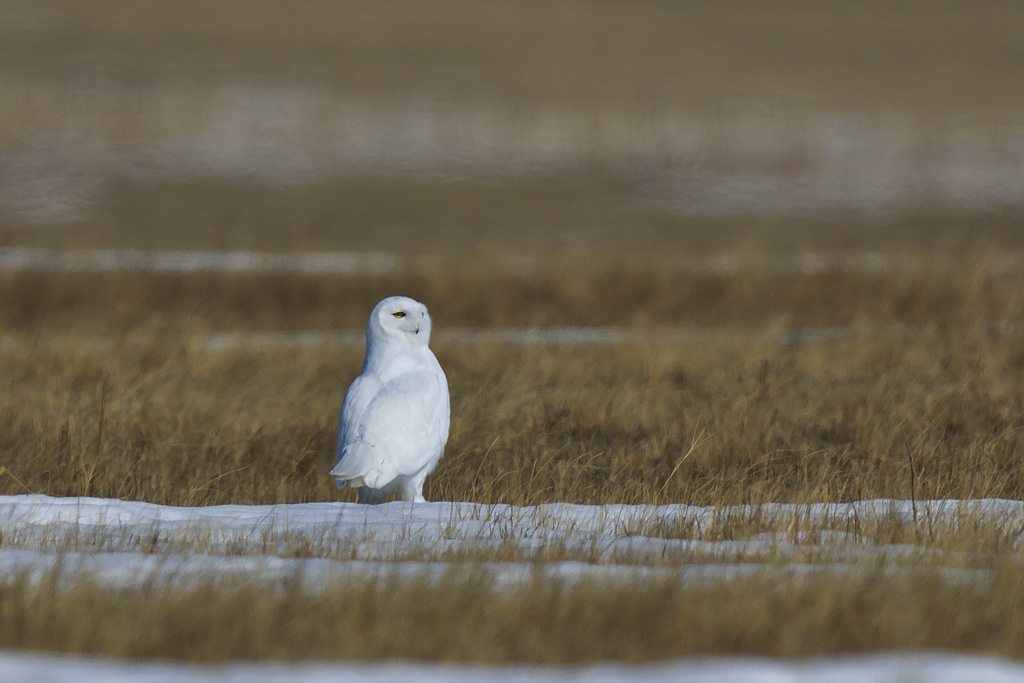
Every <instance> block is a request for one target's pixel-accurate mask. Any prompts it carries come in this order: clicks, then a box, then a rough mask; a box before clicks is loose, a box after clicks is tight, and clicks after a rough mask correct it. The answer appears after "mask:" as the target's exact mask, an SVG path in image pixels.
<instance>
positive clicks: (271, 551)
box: [0, 495, 1024, 587]
mask: <svg viewBox="0 0 1024 683" xmlns="http://www.w3.org/2000/svg"><path fill="white" fill-rule="evenodd" d="M914 507H915V506H914V504H912V503H911V502H909V501H895V500H871V501H861V502H857V503H849V504H819V505H808V506H797V505H784V504H769V505H762V506H756V507H749V506H737V507H722V508H707V507H693V506H689V505H670V506H638V505H605V506H587V505H570V504H548V505H539V506H535V507H514V506H508V505H480V504H474V503H445V502H435V503H423V504H416V505H412V504H407V503H400V502H396V503H389V504H386V505H381V506H375V507H371V506H359V505H356V504H352V503H307V504H297V505H276V506H244V505H224V506H216V507H206V508H181V507H170V506H161V505H153V504H150V503H142V502H134V501H118V500H106V499H96V498H50V497H47V496H38V495H26V496H5V497H0V539H2V540H0V572H2V573H3V574H6V575H11V574H15V573H17V574H25V575H29V576H44V575H47V574H48V573H49V572H51V571H53V570H54V569H58V570H59V571H60V572H62V573H64V574H65V575H69V576H78V575H80V574H81V573H83V572H84V573H87V574H89V575H90V576H92V577H94V578H95V579H96V580H97V581H100V582H103V583H108V584H111V585H115V586H133V585H140V584H141V583H144V582H149V583H152V582H154V581H156V582H171V583H180V582H185V583H188V582H193V581H196V580H209V579H216V578H218V577H227V576H249V577H252V576H260V577H263V578H265V579H266V580H267V581H268V583H269V584H271V585H272V584H274V583H276V582H279V581H282V580H284V579H288V578H290V577H294V576H301V577H302V579H303V581H304V582H305V583H306V585H308V586H311V587H315V586H325V585H328V586H329V585H331V584H332V583H333V582H334V581H336V580H342V579H345V578H349V577H352V576H376V575H380V574H382V573H402V574H405V575H417V576H426V577H438V578H440V577H443V576H445V575H447V574H448V572H450V571H452V570H453V569H458V570H460V571H465V570H467V569H470V570H473V571H479V572H486V573H487V574H488V575H490V576H492V577H493V580H494V585H496V586H502V585H508V584H509V583H516V582H519V581H525V580H531V579H532V578H536V576H537V574H538V572H540V573H542V574H543V575H544V576H545V577H547V578H552V579H554V578H559V579H567V580H575V579H580V578H598V579H603V580H636V579H638V578H651V577H668V578H671V577H677V578H678V579H679V580H700V579H707V578H723V577H731V576H736V575H740V574H747V573H751V572H756V571H758V570H759V569H762V568H765V567H769V566H775V567H777V566H778V563H779V561H780V560H783V561H786V562H787V563H788V564H787V571H788V573H789V575H790V576H796V575H801V574H804V573H806V572H813V571H822V570H827V571H842V570H844V569H845V568H856V567H857V566H858V564H859V563H863V562H864V561H871V560H874V559H878V558H881V557H884V558H885V559H886V560H889V561H893V562H894V564H895V565H898V566H902V567H912V566H914V565H915V564H918V563H924V562H925V561H927V562H929V564H930V566H934V558H933V557H931V556H930V555H929V552H930V551H928V550H926V549H922V548H919V547H915V546H902V545H889V544H882V545H878V544H876V543H875V542H874V541H873V540H872V536H871V530H872V529H873V528H874V526H875V525H877V524H880V523H881V524H886V525H890V524H894V523H895V524H913V523H914V519H915V516H916V519H917V520H918V522H919V523H920V524H926V523H927V524H929V525H932V526H933V527H946V528H948V527H950V526H954V525H957V524H960V523H970V524H978V523H984V522H991V523H995V524H998V525H999V527H1000V528H1002V529H1006V530H1011V531H1010V533H1012V534H1018V535H1019V533H1020V530H1021V529H1024V503H1022V502H1018V501H1008V500H975V501H930V502H923V501H922V502H918V503H917V504H916V513H915V510H914ZM737 519H747V520H749V519H756V520H758V523H759V528H762V529H766V530H768V531H766V532H764V533H758V534H756V535H754V536H751V537H749V538H745V539H741V540H713V539H711V540H708V539H707V538H705V534H706V533H713V530H714V529H715V528H716V527H719V526H721V525H722V524H728V522H729V520H737ZM794 529H799V530H794ZM467 551H473V553H474V554H473V557H474V558H475V559H474V561H472V562H469V561H467V560H466V559H465V557H466V552H467ZM541 551H543V552H544V557H545V558H547V559H548V560H549V561H547V562H545V563H544V564H538V563H537V562H533V561H529V560H527V561H522V560H520V561H515V562H509V561H506V559H507V558H508V557H510V556H515V557H518V558H522V557H524V556H525V557H527V558H529V557H531V556H532V555H533V554H536V553H539V552H541ZM953 559H954V560H957V558H953ZM965 566H967V567H969V566H970V563H969V562H967V563H965V562H963V561H962V558H960V561H953V562H951V565H950V566H949V568H948V578H950V579H954V580H960V581H978V580H984V578H985V576H986V574H985V572H984V571H983V570H980V569H973V568H970V569H964V567H965Z"/></svg>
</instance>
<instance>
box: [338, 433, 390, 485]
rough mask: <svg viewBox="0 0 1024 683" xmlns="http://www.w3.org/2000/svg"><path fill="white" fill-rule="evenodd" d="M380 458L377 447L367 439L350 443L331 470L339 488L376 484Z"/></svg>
mask: <svg viewBox="0 0 1024 683" xmlns="http://www.w3.org/2000/svg"><path fill="white" fill-rule="evenodd" d="M378 460H379V458H378V457H377V453H376V452H375V449H374V447H373V446H371V445H370V444H368V443H366V442H365V441H356V442H355V443H350V444H349V445H348V446H346V447H345V450H344V451H342V453H341V457H340V458H339V459H338V464H337V465H335V466H334V469H332V470H331V476H332V477H334V480H335V481H336V482H337V484H338V488H344V487H345V486H370V487H372V488H377V487H376V486H374V484H375V483H377V479H378V478H379V476H380V465H379V462H378Z"/></svg>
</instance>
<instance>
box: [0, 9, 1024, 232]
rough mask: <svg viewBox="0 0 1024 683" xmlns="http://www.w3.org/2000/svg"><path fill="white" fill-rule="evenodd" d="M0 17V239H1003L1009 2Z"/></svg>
mask: <svg viewBox="0 0 1024 683" xmlns="http://www.w3.org/2000/svg"><path fill="white" fill-rule="evenodd" d="M3 5H4V6H3V7H2V12H0V16H2V17H4V19H0V237H2V239H3V240H4V241H6V242H8V243H19V244H25V243H33V244H47V245H51V246H125V245H134V246H142V247H149V246H154V247H179V248H182V247H210V248H226V247H236V248H238V247H253V248H261V249H284V250H290V249H302V248H314V249H349V248H357V249H358V248H368V247H373V248H387V249H397V250H402V249H415V250H424V249H427V250H442V251H443V250H446V249H449V248H452V247H453V246H456V245H463V246H464V245H465V244H466V243H471V244H475V243H479V242H481V241H483V242H488V243H494V242H497V243H502V244H512V245H518V246H520V247H525V248H532V249H546V248H548V247H549V246H551V245H552V244H565V243H569V244H577V245H578V244H588V245H595V244H605V245H607V244H633V243H635V242H641V243H646V244H648V245H657V246H658V247H663V246H664V245H666V244H668V243H671V244H675V245H677V246H678V245H681V246H683V247H684V248H696V249H699V248H702V247H703V248H712V249H725V248H732V247H735V245H736V244H746V243H748V242H750V241H754V242H755V243H758V244H760V245H772V246H774V245H781V248H782V249H784V250H791V249H794V248H796V249H800V248H817V249H822V248H833V247H839V248H849V247H851V246H852V247H854V248H857V247H861V248H863V247H881V248H889V247H891V246H892V244H893V243H896V244H901V245H910V246H911V247H914V248H917V247H920V246H921V245H927V244H930V243H931V242H932V240H933V239H934V238H935V237H936V236H938V237H939V239H940V241H941V242H942V243H943V244H946V245H947V246H948V242H949V240H948V239H946V238H947V237H948V235H949V234H950V233H952V234H954V235H959V236H961V237H962V238H963V239H979V238H980V239H983V240H989V241H996V242H999V241H1000V240H1002V239H1010V240H1011V241H1013V242H1014V243H1016V241H1017V233H1018V231H1017V230H1016V229H1015V228H1016V227H1017V226H1018V225H1019V223H1020V218H1021V209H1022V203H1024V199H1022V195H1024V191H1022V188H1024V120H1022V118H1021V117H1022V114H1021V112H1022V111H1024V47H1022V42H1021V41H1020V39H1019V36H1020V35H1021V34H1022V32H1024V10H1022V9H1021V8H1020V7H1019V5H1017V4H1015V3H1008V2H998V1H995V0H986V1H984V2H978V3H964V2H957V1H953V0H943V1H942V2H937V3H934V2H933V3H926V2H916V1H911V0H900V1H898V2H891V3H873V2H872V3H857V4H856V5H850V6H842V5H827V6H825V5H822V4H821V3H812V2H782V1H780V2H772V3H767V4H766V3H754V2H737V1H730V2H715V3H711V2H699V3H686V4H679V3H670V2H655V1H653V0H652V1H648V2H634V3H618V2H583V1H579V0H557V1H555V2H545V3H534V2H529V3H515V4H514V5H509V4H508V3H499V2H478V3H464V2H458V1H453V0H444V1H442V2H432V3H429V4H423V3H415V2H388V3H364V2H340V3H339V2H315V1H313V2H302V3H299V4H298V5H288V6H287V8H286V7H285V6H284V5H283V4H281V3H277V2H271V1H269V0H259V1H257V2H231V1H229V2H223V3H216V4H215V5H213V6H211V5H209V4H208V3H186V4H184V5H179V4H174V5H169V4H162V3H132V2H125V1H121V0H112V1H107V2H89V3H73V2H47V3H34V2H10V1H8V2H5V3H3ZM954 241H955V240H954ZM957 246H959V245H957Z"/></svg>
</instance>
